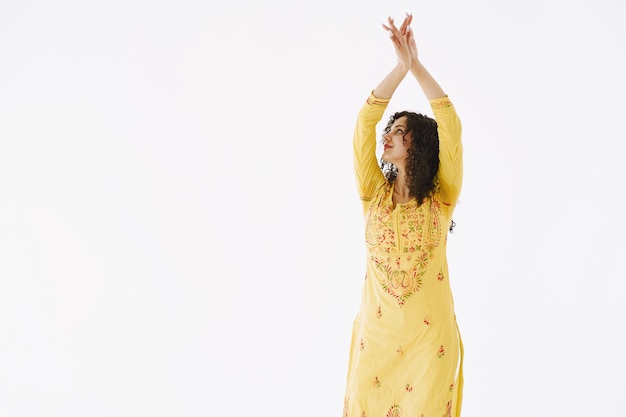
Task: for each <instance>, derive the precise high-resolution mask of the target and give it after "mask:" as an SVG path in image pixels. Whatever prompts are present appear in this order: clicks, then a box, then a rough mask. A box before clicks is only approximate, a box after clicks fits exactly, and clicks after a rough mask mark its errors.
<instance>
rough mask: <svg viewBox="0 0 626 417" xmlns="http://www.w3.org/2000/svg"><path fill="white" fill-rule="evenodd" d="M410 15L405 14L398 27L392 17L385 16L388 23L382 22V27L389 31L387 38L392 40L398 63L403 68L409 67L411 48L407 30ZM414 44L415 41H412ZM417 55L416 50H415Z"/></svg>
mask: <svg viewBox="0 0 626 417" xmlns="http://www.w3.org/2000/svg"><path fill="white" fill-rule="evenodd" d="M411 18H412V16H411V15H407V17H405V18H404V22H402V25H401V26H400V29H398V28H397V27H396V25H395V24H394V22H393V18H391V17H389V18H387V23H388V25H385V24H383V28H384V29H385V30H386V31H388V32H389V38H390V39H391V41H392V42H393V46H394V49H395V51H396V57H397V58H398V64H399V65H401V66H402V67H404V68H405V69H407V70H408V69H409V68H411V58H412V56H411V48H410V45H409V35H410V30H409V31H408V32H407V28H408V25H409V24H410V21H411ZM413 43H414V44H415V42H413ZM416 51H417V49H416ZM415 55H416V57H417V52H416V54H415Z"/></svg>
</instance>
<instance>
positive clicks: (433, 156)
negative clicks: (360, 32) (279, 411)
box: [344, 15, 463, 417]
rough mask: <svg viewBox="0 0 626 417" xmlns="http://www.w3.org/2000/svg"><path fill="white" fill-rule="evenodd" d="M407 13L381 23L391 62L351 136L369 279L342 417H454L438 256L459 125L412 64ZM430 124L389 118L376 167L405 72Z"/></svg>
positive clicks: (446, 297)
mask: <svg viewBox="0 0 626 417" xmlns="http://www.w3.org/2000/svg"><path fill="white" fill-rule="evenodd" d="M411 21H412V16H411V15H407V17H406V18H405V19H404V22H403V23H402V25H401V26H400V27H399V28H397V27H396V26H395V24H394V22H393V19H391V18H389V20H388V24H387V25H383V27H384V29H386V30H387V31H388V32H389V35H390V39H391V41H392V43H393V46H394V48H395V52H396V56H397V63H396V65H395V67H394V68H393V69H392V70H391V72H389V74H388V75H387V76H386V77H385V78H384V79H383V80H382V81H381V82H380V84H379V85H378V86H377V87H376V88H375V89H374V91H373V92H372V93H371V94H370V95H369V97H368V99H367V101H366V103H365V104H364V106H363V108H362V109H361V111H360V112H359V115H358V120H357V126H356V131H355V134H354V164H355V171H356V178H357V183H358V188H359V193H360V196H361V200H362V202H363V209H364V215H365V220H366V226H365V241H366V247H367V273H366V278H365V283H364V288H363V295H362V304H361V308H360V311H359V313H358V315H357V317H356V319H355V321H354V328H353V334H352V346H351V349H350V360H349V365H348V377H347V387H346V394H345V404H344V416H345V417H348V416H351V417H401V416H404V417H414V416H415V417H420V416H423V417H442V416H450V417H451V416H455V417H458V416H459V414H460V409H461V396H462V388H463V387H462V385H463V375H462V356H463V347H462V343H461V338H460V335H459V332H458V328H457V323H456V317H455V314H454V305H453V300H452V293H451V290H450V283H449V277H448V265H447V260H446V239H447V233H448V230H449V229H450V228H451V225H452V224H453V222H452V212H453V210H454V207H455V204H456V202H457V199H458V196H459V193H460V190H461V181H462V170H463V166H462V156H463V148H462V145H461V123H460V120H459V118H458V116H457V114H456V112H455V109H454V106H453V105H452V102H451V101H450V99H449V98H448V96H447V95H446V94H445V93H444V91H443V90H442V88H441V87H440V86H439V84H438V83H437V82H436V81H435V79H434V78H433V77H432V76H431V75H430V74H429V72H428V71H427V70H426V68H424V66H423V65H422V63H421V62H420V60H419V58H418V52H417V47H416V45H415V39H414V37H413V31H412V30H411V27H410V25H411ZM409 72H410V73H411V74H412V75H413V76H414V77H415V78H416V79H417V81H418V83H419V85H420V86H421V89H422V90H423V92H424V94H425V95H426V98H427V99H428V100H429V101H430V105H431V107H432V111H433V113H434V115H435V120H436V121H435V120H433V119H431V118H429V117H427V116H425V115H422V114H416V113H413V112H406V111H405V112H400V113H395V114H394V115H392V116H391V119H390V120H389V122H388V123H387V127H386V128H385V129H384V134H383V136H382V142H383V146H384V151H383V154H382V165H381V166H379V165H378V162H377V160H376V124H377V123H378V122H379V121H380V119H381V118H382V116H383V113H384V111H385V109H386V108H387V104H388V103H389V100H390V99H391V97H392V95H393V93H394V92H395V90H396V88H397V87H398V85H399V84H400V82H401V81H402V80H403V79H404V78H405V76H406V75H407V74H408V73H409Z"/></svg>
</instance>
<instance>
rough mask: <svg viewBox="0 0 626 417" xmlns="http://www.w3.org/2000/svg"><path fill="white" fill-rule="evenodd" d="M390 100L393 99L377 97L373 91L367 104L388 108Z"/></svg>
mask: <svg viewBox="0 0 626 417" xmlns="http://www.w3.org/2000/svg"><path fill="white" fill-rule="evenodd" d="M389 100H391V99H389V98H377V97H375V96H374V92H373V91H372V92H371V93H370V95H369V97H368V98H367V104H370V105H372V106H386V105H387V104H389Z"/></svg>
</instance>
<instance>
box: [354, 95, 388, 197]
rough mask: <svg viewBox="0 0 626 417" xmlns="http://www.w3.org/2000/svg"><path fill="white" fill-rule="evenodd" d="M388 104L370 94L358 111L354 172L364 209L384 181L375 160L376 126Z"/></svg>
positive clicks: (385, 100) (386, 101) (386, 100)
mask: <svg viewBox="0 0 626 417" xmlns="http://www.w3.org/2000/svg"><path fill="white" fill-rule="evenodd" d="M388 104H389V99H380V98H376V97H374V95H373V94H370V96H369V97H368V98H367V101H366V102H365V104H364V105H363V107H362V108H361V110H360V111H359V115H358V118H357V123H356V129H355V131H354V140H353V147H354V172H355V175H356V181H357V187H358V191H359V196H360V197H361V201H362V202H363V207H364V209H365V208H366V207H367V205H368V204H369V201H370V200H371V199H372V197H373V195H374V192H375V191H376V190H377V189H378V188H379V187H380V186H381V185H382V184H384V183H385V181H386V179H385V177H384V175H383V173H382V171H381V170H380V167H379V166H378V161H377V159H376V124H377V123H378V122H379V121H380V119H381V118H382V117H383V113H384V112H385V109H386V108H387V105H388Z"/></svg>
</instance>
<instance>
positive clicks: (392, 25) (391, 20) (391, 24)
mask: <svg viewBox="0 0 626 417" xmlns="http://www.w3.org/2000/svg"><path fill="white" fill-rule="evenodd" d="M387 22H388V24H389V27H391V28H392V29H394V32H397V31H398V28H397V27H396V24H395V23H394V21H393V17H391V16H389V17H388V18H387Z"/></svg>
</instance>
